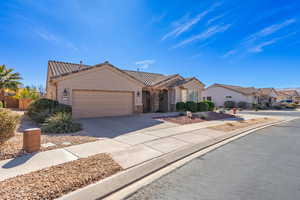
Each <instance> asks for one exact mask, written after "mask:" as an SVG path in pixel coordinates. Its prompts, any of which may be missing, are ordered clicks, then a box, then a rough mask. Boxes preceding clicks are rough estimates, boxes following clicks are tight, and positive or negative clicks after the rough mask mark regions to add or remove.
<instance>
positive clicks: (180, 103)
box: [176, 102, 185, 111]
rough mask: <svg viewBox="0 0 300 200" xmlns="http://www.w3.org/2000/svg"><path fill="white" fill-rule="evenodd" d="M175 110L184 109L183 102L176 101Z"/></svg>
mask: <svg viewBox="0 0 300 200" xmlns="http://www.w3.org/2000/svg"><path fill="white" fill-rule="evenodd" d="M176 110H177V111H184V110H185V103H184V102H178V103H176Z"/></svg>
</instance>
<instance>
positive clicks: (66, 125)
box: [42, 112, 82, 133]
mask: <svg viewBox="0 0 300 200" xmlns="http://www.w3.org/2000/svg"><path fill="white" fill-rule="evenodd" d="M80 130H82V128H81V125H80V124H79V123H75V122H74V121H73V120H72V115H71V114H70V113H67V112H58V113H56V114H54V115H53V116H51V117H49V118H47V119H46V120H45V122H44V123H43V124H42V131H43V132H44V133H73V132H77V131H80Z"/></svg>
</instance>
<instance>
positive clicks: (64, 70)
mask: <svg viewBox="0 0 300 200" xmlns="http://www.w3.org/2000/svg"><path fill="white" fill-rule="evenodd" d="M203 90H204V84H203V83H201V82H200V81H199V80H197V79H196V78H183V77H182V76H180V75H178V74H174V75H168V76H166V75H162V74H156V73H148V72H140V71H129V70H121V69H119V68H117V67H115V66H113V65H112V64H110V63H108V62H105V63H102V64H97V65H94V66H88V65H83V64H74V63H66V62H58V61H49V62H48V72H47V84H46V93H47V94H46V96H47V98H50V99H55V100H58V101H59V102H61V103H64V104H68V105H71V106H72V108H73V116H74V117H75V118H89V117H103V116H118V115H130V114H133V113H142V112H157V111H161V112H167V111H175V109H176V108H175V107H176V103H177V102H181V101H196V102H197V101H200V100H201V94H202V91H203Z"/></svg>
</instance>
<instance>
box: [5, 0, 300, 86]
mask: <svg viewBox="0 0 300 200" xmlns="http://www.w3.org/2000/svg"><path fill="white" fill-rule="evenodd" d="M0 9H1V12H0V34H1V37H0V44H1V45H0V52H1V53H0V64H6V65H7V66H8V67H10V68H14V69H15V70H16V71H18V72H20V73H21V74H22V76H23V79H24V80H23V83H24V84H26V85H32V84H33V85H39V84H45V78H46V70H47V62H48V60H58V61H66V62H75V63H79V62H80V61H81V60H82V61H83V62H84V64H89V65H94V64H98V63H102V62H104V61H106V60H108V61H109V62H110V63H112V64H113V65H115V66H117V67H119V68H122V69H131V70H136V69H137V67H139V68H141V70H143V71H148V72H158V73H164V74H175V73H179V74H181V75H183V76H185V77H190V76H196V77H197V78H199V79H200V80H201V81H202V82H204V83H205V84H206V85H207V86H208V85H210V84H213V83H224V84H234V85H242V86H255V87H279V88H284V87H300V79H299V75H300V56H299V55H300V39H299V38H300V37H299V36H300V12H299V10H300V1H299V0H243V1H242V0H221V1H218V0H216V1H212V0H189V1H184V0H164V1H158V0H151V1H149V0H89V1H84V0H59V1H55V0H43V1H36V0H18V1H14V0H7V1H1V3H0Z"/></svg>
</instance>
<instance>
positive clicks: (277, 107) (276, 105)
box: [273, 104, 283, 110]
mask: <svg viewBox="0 0 300 200" xmlns="http://www.w3.org/2000/svg"><path fill="white" fill-rule="evenodd" d="M273 108H274V109H276V110H281V109H282V108H283V106H282V105H280V104H275V105H273Z"/></svg>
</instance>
